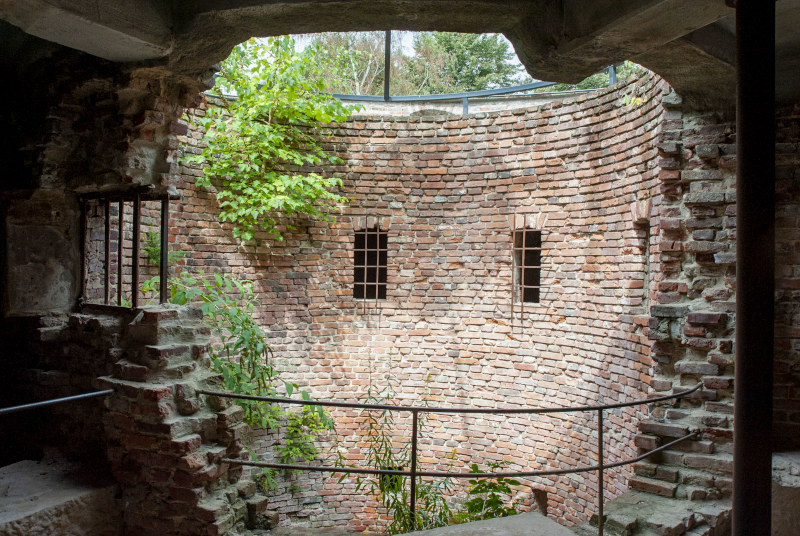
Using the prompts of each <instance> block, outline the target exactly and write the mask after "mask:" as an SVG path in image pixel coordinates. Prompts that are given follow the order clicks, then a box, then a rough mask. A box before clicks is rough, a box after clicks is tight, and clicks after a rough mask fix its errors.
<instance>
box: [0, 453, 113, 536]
mask: <svg viewBox="0 0 800 536" xmlns="http://www.w3.org/2000/svg"><path fill="white" fill-rule="evenodd" d="M96 471H97V468H96V467H94V468H82V467H80V466H77V465H73V464H70V463H67V462H64V461H55V460H44V461H41V462H37V461H31V460H26V461H21V462H17V463H14V464H12V465H8V466H6V467H2V468H0V534H2V535H3V536H68V535H69V536H73V535H76V534H80V535H82V536H117V535H119V534H122V513H121V512H120V511H119V510H118V509H117V504H116V503H115V496H116V494H117V492H118V486H117V484H116V483H115V482H113V480H112V479H111V478H110V477H109V478H104V477H98V476H97V474H96ZM93 473H94V474H93Z"/></svg>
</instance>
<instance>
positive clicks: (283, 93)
mask: <svg viewBox="0 0 800 536" xmlns="http://www.w3.org/2000/svg"><path fill="white" fill-rule="evenodd" d="M318 54H319V50H318V49H317V47H313V46H312V47H307V48H306V49H305V50H304V51H303V52H302V53H297V52H295V45H294V40H293V39H291V38H289V37H276V38H269V39H267V40H265V41H259V40H255V39H251V40H250V41H247V42H245V43H242V44H241V45H239V46H237V47H236V48H234V49H233V52H232V53H231V55H230V56H229V57H228V58H227V59H226V60H225V61H224V62H223V64H222V69H221V70H220V73H219V77H218V78H217V87H218V88H219V89H220V91H222V92H225V93H229V94H234V95H236V98H235V99H231V100H228V99H223V100H222V104H221V105H220V106H219V107H217V106H211V107H209V109H208V110H207V112H206V115H205V116H204V117H199V118H198V119H197V120H196V122H197V123H199V125H200V126H202V128H203V129H204V130H205V139H204V141H205V142H206V144H207V146H206V148H205V149H203V152H202V154H199V155H192V156H189V157H187V159H186V161H188V162H190V163H196V164H200V165H201V166H203V168H204V171H205V173H204V174H203V175H202V176H200V177H198V178H197V181H196V182H197V184H198V185H199V186H206V187H208V186H211V184H212V181H214V182H215V185H217V187H218V188H219V193H218V194H217V197H218V199H219V201H220V208H221V213H220V219H221V220H222V221H229V222H232V223H233V224H234V229H233V233H234V236H237V237H240V238H242V239H244V240H249V239H252V238H253V236H254V232H255V230H256V229H259V228H260V229H263V230H266V231H268V232H270V233H272V234H273V235H275V237H276V238H278V239H280V238H281V236H280V232H279V231H278V225H279V223H281V222H285V221H287V220H290V219H291V218H293V217H296V216H299V215H306V216H310V217H312V218H321V219H326V220H327V219H328V216H327V212H326V210H325V205H331V204H335V203H339V202H343V201H346V200H347V198H346V197H343V196H341V195H339V194H338V193H336V188H337V187H339V186H341V185H342V182H341V180H340V179H338V178H335V177H326V176H323V175H321V174H320V173H317V172H313V171H311V169H310V168H318V167H319V166H322V165H325V164H334V163H338V162H339V160H338V158H336V157H335V156H332V155H329V154H327V153H326V152H325V151H324V150H323V149H322V144H321V142H320V138H321V137H324V135H325V132H324V129H322V128H321V125H320V124H321V123H322V124H324V123H330V122H341V121H344V120H345V119H346V118H347V117H348V115H350V113H351V112H352V110H353V109H354V107H348V106H344V105H342V103H341V102H340V101H338V100H336V99H334V98H333V97H331V96H330V95H326V94H325V93H323V90H324V89H325V87H324V83H323V82H322V78H321V73H320V70H319V67H318V62H317V55H318ZM217 183H218V184H217Z"/></svg>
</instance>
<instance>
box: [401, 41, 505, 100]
mask: <svg viewBox="0 0 800 536" xmlns="http://www.w3.org/2000/svg"><path fill="white" fill-rule="evenodd" d="M414 49H415V50H417V51H420V52H424V53H423V54H420V56H421V57H425V58H438V57H443V58H444V59H445V60H444V61H443V62H442V63H443V67H444V69H443V72H442V73H441V74H440V75H439V76H438V77H429V80H430V82H428V83H427V84H426V90H428V91H429V92H430V93H455V92H460V91H480V90H483V89H492V88H498V87H506V86H513V85H515V84H518V83H519V81H518V75H519V73H520V66H519V65H518V64H514V63H512V62H513V60H514V52H513V51H512V50H511V48H510V47H509V46H508V41H506V40H505V39H503V37H502V36H501V35H498V34H467V33H447V32H433V33H418V34H416V35H415V36H414ZM416 71H417V72H419V68H418V69H417V70H416ZM436 78H438V79H439V83H436ZM426 94H427V92H426Z"/></svg>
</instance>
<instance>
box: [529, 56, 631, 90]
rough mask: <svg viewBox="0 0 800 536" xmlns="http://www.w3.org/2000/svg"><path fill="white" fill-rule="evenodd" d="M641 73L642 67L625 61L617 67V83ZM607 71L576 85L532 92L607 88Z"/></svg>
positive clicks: (562, 85)
mask: <svg viewBox="0 0 800 536" xmlns="http://www.w3.org/2000/svg"><path fill="white" fill-rule="evenodd" d="M641 71H642V67H641V66H640V65H637V64H636V63H633V62H632V61H626V62H624V63H623V64H622V65H619V66H618V67H617V81H618V82H621V81H623V80H627V79H628V78H630V77H631V76H633V75H635V74H636V73H639V72H641ZM608 80H609V78H608V70H607V69H606V70H603V71H600V72H599V73H595V74H593V75H591V76H589V77H588V78H584V79H583V80H581V81H580V82H578V83H577V84H556V85H554V86H549V87H543V88H540V89H536V90H534V93H549V92H551V91H575V90H579V89H600V88H604V87H607V86H608ZM530 82H533V79H532V78H530V79H528V80H527V81H524V82H521V83H524V84H527V83H530Z"/></svg>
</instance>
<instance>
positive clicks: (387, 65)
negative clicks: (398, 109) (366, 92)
mask: <svg viewBox="0 0 800 536" xmlns="http://www.w3.org/2000/svg"><path fill="white" fill-rule="evenodd" d="M391 76H392V31H391V30H386V37H384V40H383V100H384V101H388V100H389V92H390V84H391Z"/></svg>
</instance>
